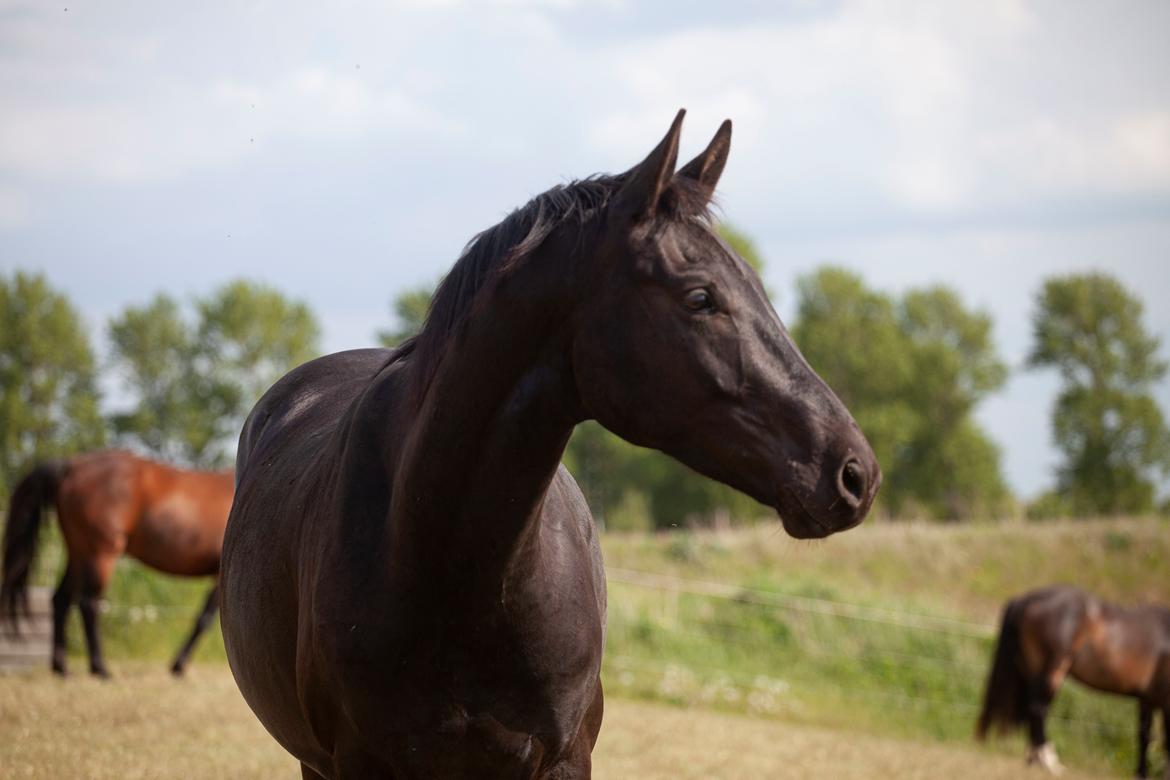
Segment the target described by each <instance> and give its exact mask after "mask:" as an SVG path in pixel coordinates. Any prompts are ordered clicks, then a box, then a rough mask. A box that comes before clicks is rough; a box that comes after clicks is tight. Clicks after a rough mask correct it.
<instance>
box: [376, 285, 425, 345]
mask: <svg viewBox="0 0 1170 780" xmlns="http://www.w3.org/2000/svg"><path fill="white" fill-rule="evenodd" d="M434 294H435V285H428V284H424V285H420V286H418V287H412V288H411V289H409V290H404V291H402V292H400V293H399V294H398V295H397V296H395V297H394V303H393V304H392V305H391V309H392V310H393V312H394V320H395V324H394V327H392V328H390V329H388V330H380V331H378V342H379V343H380V344H381V345H382V346H384V347H397V346H398V345H399V344H401V343H402V342H404V341H406V340H407V339H408V338H410V337H411V336H414V335H415V334H417V333H418V332H419V331H420V330H422V326H423V323H424V322H426V320H427V311H428V310H429V309H430V306H431V296H432V295H434Z"/></svg>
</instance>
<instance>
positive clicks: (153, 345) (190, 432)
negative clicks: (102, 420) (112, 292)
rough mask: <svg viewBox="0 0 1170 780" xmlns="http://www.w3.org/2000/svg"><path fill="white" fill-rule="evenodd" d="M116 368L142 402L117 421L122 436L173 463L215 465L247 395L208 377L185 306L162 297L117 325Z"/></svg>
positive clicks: (113, 342) (113, 332)
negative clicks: (225, 438)
mask: <svg viewBox="0 0 1170 780" xmlns="http://www.w3.org/2000/svg"><path fill="white" fill-rule="evenodd" d="M109 339H110V351H111V358H112V363H113V365H114V367H115V368H116V370H117V371H118V373H120V374H121V378H122V383H123V386H124V387H125V388H126V389H127V390H128V391H129V392H130V393H131V394H132V395H133V396H134V397H135V399H136V405H135V406H134V407H133V408H132V409H130V410H127V411H125V412H120V413H114V414H112V415H111V417H110V421H111V423H112V425H113V428H114V431H115V432H116V433H117V434H119V435H120V436H123V437H128V438H129V439H131V440H133V441H137V442H138V443H139V444H140V445H141V446H143V447H145V448H146V449H147V450H149V451H150V452H152V453H153V454H155V455H158V456H160V457H162V458H164V459H166V460H174V461H182V462H185V463H190V464H194V465H213V464H216V463H218V462H219V461H220V460H221V456H222V451H221V450H218V449H217V447H218V446H219V445H220V444H221V443H222V440H223V438H224V437H225V436H226V435H227V434H228V433H229V431H228V430H227V426H228V425H229V424H230V422H229V421H230V417H231V415H233V414H234V413H235V411H236V409H237V407H238V406H239V403H240V394H239V392H238V391H237V390H236V389H235V388H233V387H231V386H230V385H228V384H227V383H225V382H222V381H217V378H216V377H215V376H214V375H209V374H207V373H205V372H204V371H203V370H202V368H203V366H202V365H201V361H200V350H201V346H200V344H199V340H198V338H197V336H196V333H195V330H194V328H193V327H192V326H191V325H190V324H189V323H188V322H187V321H186V320H185V319H184V318H183V316H182V312H181V311H180V308H179V304H178V303H177V302H176V301H175V300H174V299H173V298H170V297H169V296H167V295H164V294H159V295H157V296H155V298H154V300H153V301H151V302H150V303H149V304H147V305H146V306H141V307H133V306H132V307H129V308H127V309H126V310H125V311H124V312H123V313H122V314H121V316H119V317H117V318H115V319H113V320H111V321H110V324H109Z"/></svg>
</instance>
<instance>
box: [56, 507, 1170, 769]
mask: <svg viewBox="0 0 1170 780" xmlns="http://www.w3.org/2000/svg"><path fill="white" fill-rule="evenodd" d="M603 546H604V549H605V555H606V564H607V567H608V568H609V569H610V571H611V582H610V613H609V635H608V646H607V650H606V660H605V666H604V677H605V684H606V690H607V692H608V694H610V695H613V696H617V697H622V698H637V699H643V700H651V701H656V702H662V703H667V704H672V705H676V706H684V707H688V708H704V709H710V710H718V711H725V712H730V713H739V714H749V715H751V716H753V717H755V718H758V719H764V720H776V721H779V722H788V723H800V724H805V725H808V726H815V727H827V728H832V729H841V730H847V731H851V732H855V733H856V732H867V733H871V734H876V735H881V736H885V737H896V738H902V739H907V738H908V739H912V740H916V741H940V742H944V743H950V744H954V745H958V744H960V743H962V744H969V743H970V741H971V735H972V731H973V727H974V720H975V717H976V715H977V710H978V706H979V704H980V699H981V697H982V689H983V683H984V676H985V674H986V670H987V664H988V662H989V659H990V655H991V651H992V644H993V641H994V640H993V637H992V636H991V635H990V634H987V633H983V632H981V631H980V630H979V629H980V627H983V626H986V627H991V626H993V625H995V624H996V623H997V621H998V613H999V609H1000V607H1001V606H1002V604H1003V602H1004V601H1005V600H1006V599H1007V598H1009V597H1011V596H1013V595H1015V594H1017V593H1020V592H1022V591H1024V590H1027V589H1030V588H1033V587H1037V586H1040V585H1044V584H1049V583H1053V582H1071V583H1075V584H1078V585H1080V586H1082V587H1084V588H1086V589H1088V590H1091V591H1093V592H1096V593H1099V594H1101V595H1102V596H1104V597H1106V598H1110V599H1114V600H1118V601H1122V602H1133V601H1137V600H1142V599H1147V600H1160V601H1170V575H1168V574H1167V570H1166V566H1165V562H1166V561H1167V560H1170V524H1168V523H1167V522H1166V521H1165V520H1156V519H1149V520H1142V519H1133V520H1108V521H1065V522H1060V523H1049V524H1026V523H1012V524H1006V523H1005V524H993V523H986V524H977V525H968V526H941V525H892V524H886V525H873V524H871V525H867V526H863V527H861V528H859V529H857V530H854V531H851V532H849V533H846V534H842V535H840V536H838V537H833V538H831V539H829V540H825V541H822V542H814V543H808V542H803V543H802V542H795V541H792V540H790V539H788V538H787V537H785V536H784V535H783V533H782V532H781V531H780V530H778V529H777V528H775V527H772V526H761V527H757V528H754V529H750V530H745V531H736V532H728V533H676V534H671V535H654V536H651V535H645V534H631V535H623V534H611V535H608V536H606V537H605V538H604V545H603ZM52 557H53V556H52V555H51V554H50V555H48V556H46V561H45V563H46V564H47V565H46V566H45V567H43V568H47V569H53V570H54V571H55V570H56V568H55V564H54V562H53V561H52V560H51V559H52ZM631 572H649V573H653V574H655V575H659V576H667V577H673V578H677V580H674V581H672V580H661V579H660V580H652V581H651V584H650V585H647V584H644V583H642V584H639V579H640V575H636V574H631ZM42 577H45V578H47V575H46V574H42ZM704 583H715V584H717V585H720V586H722V587H721V588H718V589H717V590H719V591H720V595H718V596H716V595H711V594H710V593H706V592H698V593H692V592H687V591H690V590H697V591H706V590H709V588H708V587H707V586H706V585H705V584H704ZM679 586H681V587H679ZM207 588H208V583H207V582H206V581H184V580H179V579H175V578H168V577H163V576H160V575H157V574H155V573H153V572H149V571H147V570H146V569H145V568H144V567H142V566H140V565H138V564H137V563H135V562H133V561H123V562H122V563H121V564H120V565H119V569H118V572H117V574H116V576H115V580H114V584H113V587H112V589H111V592H110V593H109V596H108V598H109V601H110V602H111V603H112V604H113V605H115V608H114V609H113V610H112V611H111V612H109V613H107V614H106V615H104V616H103V633H104V636H105V638H106V644H107V649H108V650H107V652H108V656H109V658H110V660H111V663H112V665H113V666H114V671H115V672H117V663H118V661H119V660H120V659H129V658H146V659H157V660H158V661H159V662H160V663H162V662H164V661H165V660H166V659H168V658H169V657H170V656H171V654H172V653H173V652H174V651H175V649H176V648H177V646H178V644H179V642H180V641H181V640H182V638H183V637H184V635H185V633H186V632H187V631H188V630H189V628H190V626H191V623H192V621H193V619H194V616H195V614H196V613H197V611H198V609H199V607H200V605H201V603H202V599H203V597H204V595H205V593H206V590H207ZM792 597H796V600H793V599H792ZM800 598H804V599H812V600H814V601H800V600H799V599H800ZM815 600H822V601H815ZM760 602H764V603H760ZM823 602H831V604H828V605H826V604H824V603H823ZM833 604H845V605H857V606H858V607H859V608H861V609H860V613H859V614H860V615H862V616H864V617H868V618H871V619H858V618H857V616H856V615H855V616H853V617H848V616H842V615H834V614H822V611H824V610H822V609H821V608H822V607H825V606H828V607H832V605H833ZM148 605H153V606H154V607H155V609H154V610H153V611H151V610H149V609H147V606H148ZM134 607H138V608H137V609H134ZM834 609H835V608H834ZM841 609H844V610H845V611H846V612H850V609H849V607H842V608H841ZM829 611H832V610H829ZM899 622H902V623H906V625H898V623H899ZM79 640H80V631H79V626H77V625H76V618H75V624H74V626H73V630H72V643H71V644H72V646H73V647H74V648H75V649H78V650H79V649H80V641H79ZM196 657H197V659H198V660H202V661H217V660H222V659H223V657H224V656H223V645H222V640H221V639H220V637H219V634H218V628H216V629H215V630H214V631H212V632H209V633H208V635H207V636H206V637H205V641H204V642H203V643H202V645H201V647H200V650H199V651H198V652H197V654H196ZM1050 731H1051V735H1052V738H1053V741H1054V742H1055V743H1056V744H1057V747H1058V749H1059V751H1060V752H1061V755H1062V757H1063V758H1064V759H1065V760H1066V762H1067V763H1069V764H1070V765H1072V766H1079V767H1081V768H1083V769H1087V770H1092V771H1109V772H1115V773H1117V774H1127V773H1129V772H1132V769H1133V766H1134V763H1135V757H1134V747H1133V743H1134V742H1135V733H1136V704H1135V703H1134V701H1133V700H1132V699H1126V698H1120V697H1110V696H1105V695H1101V694H1097V693H1092V692H1089V691H1087V690H1085V689H1083V688H1081V687H1079V686H1078V685H1076V684H1071V683H1070V684H1068V685H1066V686H1065V688H1064V689H1063V690H1062V691H1061V693H1060V695H1059V696H1058V698H1057V702H1056V705H1055V707H1054V711H1053V717H1052V718H1051V719H1050ZM992 749H993V750H994V751H998V752H1008V753H1010V754H1012V755H1022V753H1023V739H1022V737H1015V738H1012V739H1010V740H1007V741H1003V742H1000V743H998V744H997V745H995V746H994V747H993V748H992ZM1160 760H1161V753H1160V752H1159V753H1158V754H1157V755H1155V757H1154V761H1155V765H1157V763H1158V762H1159V761H1160Z"/></svg>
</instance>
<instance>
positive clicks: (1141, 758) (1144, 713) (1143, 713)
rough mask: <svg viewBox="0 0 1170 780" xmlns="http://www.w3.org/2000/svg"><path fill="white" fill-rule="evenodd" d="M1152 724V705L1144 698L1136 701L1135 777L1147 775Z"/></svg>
mask: <svg viewBox="0 0 1170 780" xmlns="http://www.w3.org/2000/svg"><path fill="white" fill-rule="evenodd" d="M1153 725H1154V705H1153V704H1152V703H1150V702H1148V701H1145V700H1144V699H1143V700H1141V701H1139V702H1138V765H1137V777H1148V776H1149V772H1150V764H1149V756H1147V755H1146V754H1147V753H1149V750H1150V729H1151V727H1152V726H1153Z"/></svg>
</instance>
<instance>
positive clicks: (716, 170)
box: [678, 119, 731, 200]
mask: <svg viewBox="0 0 1170 780" xmlns="http://www.w3.org/2000/svg"><path fill="white" fill-rule="evenodd" d="M730 151H731V120H730V119H724V120H723V124H721V125H719V129H718V130H716V131H715V137H714V138H712V139H711V143H709V144H707V148H706V149H704V150H703V152H702V154H700V155H699V156H698V157H696V158H695V159H693V160H691V161H690V162H689V163H687V164H686V165H684V166H683V167H682V168H681V169H679V172H678V175H679V176H685V177H686V178H688V179H693V180H694V181H696V182H697V183H698V184H699V186H700V187H701V188H702V189H703V192H704V193H705V194H706V196H707V200H711V196H712V195H714V194H715V185H717V184H718V183H719V177H720V176H721V175H723V166H725V165H727V153H728V152H730Z"/></svg>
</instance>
